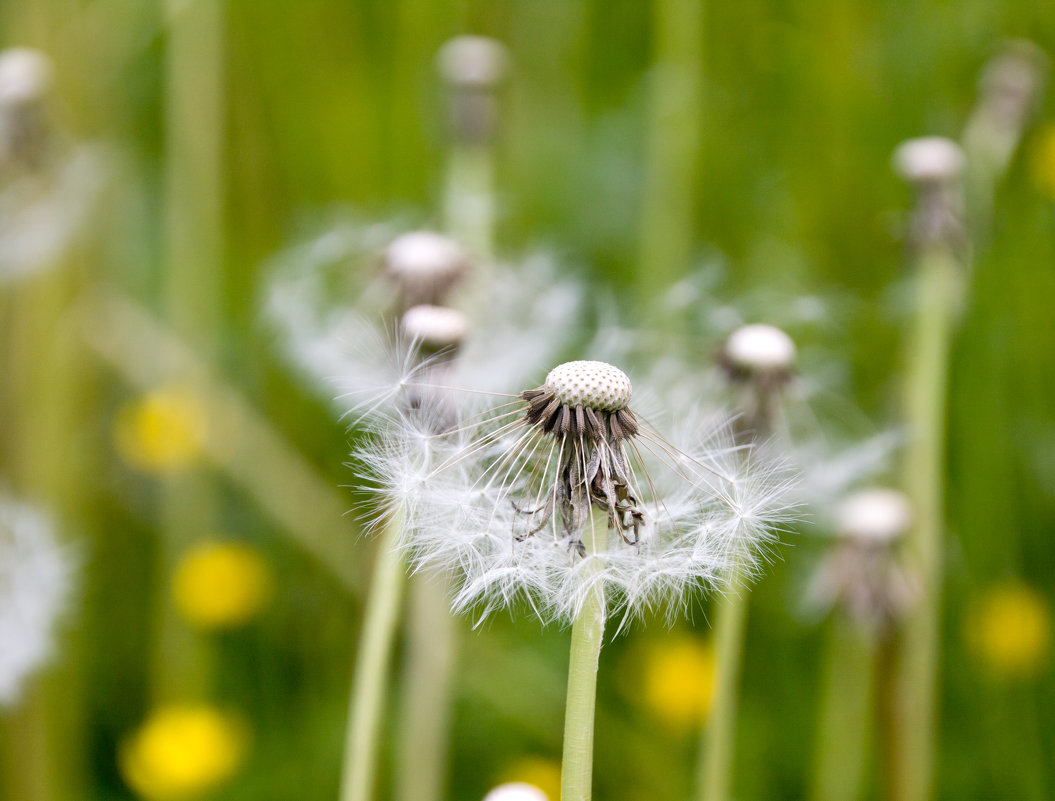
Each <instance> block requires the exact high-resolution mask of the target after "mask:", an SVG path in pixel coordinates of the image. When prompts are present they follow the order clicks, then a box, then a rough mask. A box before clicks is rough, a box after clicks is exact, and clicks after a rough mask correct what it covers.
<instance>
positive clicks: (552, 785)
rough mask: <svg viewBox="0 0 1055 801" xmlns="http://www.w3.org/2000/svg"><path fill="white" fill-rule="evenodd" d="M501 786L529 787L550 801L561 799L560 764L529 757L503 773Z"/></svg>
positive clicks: (545, 759) (507, 768)
mask: <svg viewBox="0 0 1055 801" xmlns="http://www.w3.org/2000/svg"><path fill="white" fill-rule="evenodd" d="M500 784H501V785H528V786H530V787H533V788H536V790H537V791H540V792H541V793H542V794H543V797H544V798H547V799H549V801H558V800H559V799H560V762H558V761H557V760H555V759H547V758H545V757H541V756H528V757H522V758H521V759H517V760H515V761H514V762H512V763H510V764H509V765H508V766H506V768H505V769H504V770H503V771H502V779H501V782H500Z"/></svg>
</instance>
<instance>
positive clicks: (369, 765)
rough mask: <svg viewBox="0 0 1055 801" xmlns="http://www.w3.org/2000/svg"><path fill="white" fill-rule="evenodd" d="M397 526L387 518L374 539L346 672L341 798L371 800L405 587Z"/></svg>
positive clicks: (344, 800) (397, 519)
mask: <svg viewBox="0 0 1055 801" xmlns="http://www.w3.org/2000/svg"><path fill="white" fill-rule="evenodd" d="M401 526H402V522H401V518H400V517H399V516H398V515H395V516H392V517H390V518H389V519H388V521H387V522H386V524H385V529H384V531H383V532H382V534H381V537H380V539H379V541H378V543H377V558H376V561H375V563H374V576H373V582H372V583H371V586H370V594H369V596H368V597H367V600H366V610H365V619H364V621H363V629H362V633H361V634H360V636H359V649H358V653H357V654H356V658H355V669H354V672H353V674H352V694H351V700H350V702H349V707H348V732H347V736H346V739H345V745H344V763H343V766H342V772H341V794H340V799H341V801H371V799H372V798H373V797H374V779H375V775H376V769H377V751H378V748H377V746H378V739H379V737H380V731H381V709H382V706H383V704H384V701H385V698H386V696H387V684H388V673H389V667H390V663H391V661H392V649H393V645H394V643H395V639H396V632H397V630H398V627H399V608H400V606H401V605H402V602H403V592H404V589H405V587H406V575H405V572H404V567H403V561H402V559H400V557H399V553H398V551H397V550H396V543H397V542H398V540H399V533H400V527H401Z"/></svg>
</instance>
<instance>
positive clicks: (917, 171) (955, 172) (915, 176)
mask: <svg viewBox="0 0 1055 801" xmlns="http://www.w3.org/2000/svg"><path fill="white" fill-rule="evenodd" d="M964 160H965V159H964V154H963V149H962V148H961V147H960V146H959V145H958V144H956V143H955V142H954V141H952V140H951V139H946V138H945V137H944V136H921V137H919V138H917V139H909V140H907V141H905V142H902V143H901V145H899V146H898V149H897V150H895V151H894V168H895V169H896V170H897V172H898V174H899V175H900V176H901V177H902V178H904V179H905V180H906V181H908V182H909V183H911V184H916V185H917V186H922V185H927V184H944V183H950V182H952V181H955V180H956V179H957V178H959V177H960V173H961V172H962V171H963V167H964Z"/></svg>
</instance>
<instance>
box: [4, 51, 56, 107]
mask: <svg viewBox="0 0 1055 801" xmlns="http://www.w3.org/2000/svg"><path fill="white" fill-rule="evenodd" d="M50 86H51V61H50V60H49V59H48V57H47V56H45V55H44V54H43V53H41V52H40V51H39V50H33V49H32V48H29V47H12V48H10V49H9V50H4V51H3V52H2V53H0V105H5V106H14V105H19V104H23V103H30V102H33V101H34V100H37V99H38V98H40V97H42V96H43V95H45V94H46V93H47V91H48V89H49V88H50Z"/></svg>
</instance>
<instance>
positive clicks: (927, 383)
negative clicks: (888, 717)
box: [891, 244, 959, 801]
mask: <svg viewBox="0 0 1055 801" xmlns="http://www.w3.org/2000/svg"><path fill="white" fill-rule="evenodd" d="M958 267H959V265H958V264H957V260H956V258H955V256H954V255H953V253H952V250H951V248H950V247H949V246H947V245H943V244H934V245H931V246H930V247H929V248H927V249H926V250H924V251H923V252H922V253H921V254H920V257H919V261H918V264H917V272H918V274H917V281H918V284H917V309H916V319H915V323H914V327H913V330H912V333H911V339H910V341H909V343H908V354H909V356H908V359H909V361H908V366H907V374H906V382H907V387H906V389H907V394H906V410H905V414H906V422H907V424H908V428H909V432H910V441H909V444H908V447H907V451H906V455H905V456H906V461H905V473H904V478H905V486H906V491H907V492H908V494H909V497H910V498H912V501H913V505H914V508H915V513H916V525H915V527H914V529H913V530H912V531H911V532H910V533H909V537H908V539H907V541H906V551H907V555H908V556H909V557H910V558H911V559H912V561H913V564H914V565H915V568H916V570H917V571H918V572H919V578H920V583H921V589H922V597H921V600H920V604H919V606H918V608H917V609H916V610H915V611H914V612H913V614H912V615H911V616H910V617H909V618H908V620H907V621H906V624H905V629H904V632H903V642H902V644H901V649H900V660H899V665H898V688H897V692H898V705H899V706H898V715H897V721H896V723H895V725H896V727H897V728H896V732H895V739H896V742H895V743H894V748H895V749H896V752H897V755H896V758H895V760H894V765H893V766H891V769H892V770H893V771H894V773H893V775H892V776H891V780H892V786H893V797H895V798H897V799H902V800H903V801H925V799H927V798H929V797H930V795H931V787H932V780H933V754H934V744H935V743H934V740H935V728H934V720H935V707H936V698H935V684H936V680H937V670H938V642H939V640H938V637H939V615H940V611H941V572H942V565H941V553H942V540H943V530H944V524H943V509H942V504H943V497H944V482H943V473H944V454H945V404H946V394H947V386H948V375H949V344H950V339H951V334H952V320H953V312H954V305H955V300H956V294H957V287H956V275H957V272H958Z"/></svg>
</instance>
